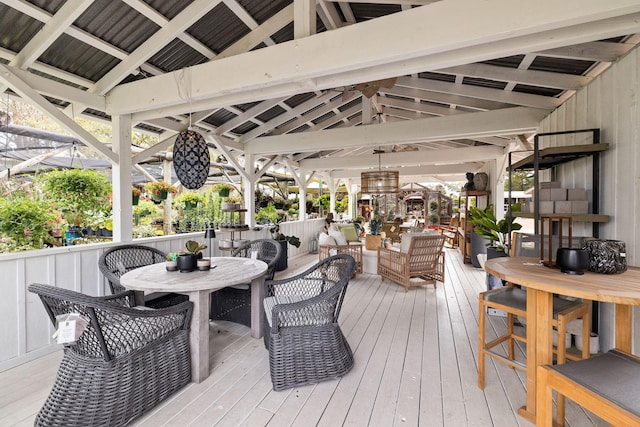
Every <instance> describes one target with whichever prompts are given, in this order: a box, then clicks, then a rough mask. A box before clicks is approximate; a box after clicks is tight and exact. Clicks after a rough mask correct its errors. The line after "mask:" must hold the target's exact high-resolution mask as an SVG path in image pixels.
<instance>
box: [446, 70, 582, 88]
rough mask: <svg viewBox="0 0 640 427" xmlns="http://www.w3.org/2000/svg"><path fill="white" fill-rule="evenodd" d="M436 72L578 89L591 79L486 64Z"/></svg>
mask: <svg viewBox="0 0 640 427" xmlns="http://www.w3.org/2000/svg"><path fill="white" fill-rule="evenodd" d="M438 72H441V73H447V74H455V75H459V76H471V77H479V78H483V79H489V80H498V81H503V82H516V83H524V84H527V85H532V86H542V87H553V88H558V89H572V90H578V89H580V88H581V87H583V86H586V85H587V84H588V83H589V82H590V81H591V80H592V78H591V77H587V76H576V75H573V74H562V73H552V72H548V71H537V70H520V69H517V68H508V67H498V66H496V65H488V64H467V65H458V66H456V67H449V68H443V69H442V70H438Z"/></svg>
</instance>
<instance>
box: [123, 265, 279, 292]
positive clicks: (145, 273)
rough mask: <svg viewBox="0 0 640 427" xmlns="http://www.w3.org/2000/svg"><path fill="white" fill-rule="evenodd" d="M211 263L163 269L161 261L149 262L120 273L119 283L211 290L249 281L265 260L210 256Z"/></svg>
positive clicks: (145, 288)
mask: <svg viewBox="0 0 640 427" xmlns="http://www.w3.org/2000/svg"><path fill="white" fill-rule="evenodd" d="M214 266H215V267H214ZM211 267H212V268H211V269H210V270H208V271H199V270H195V271H192V272H189V273H181V272H179V271H167V269H166V268H165V265H164V263H159V264H151V265H147V266H145V267H140V268H136V269H135V270H131V271H129V272H128V273H126V274H124V275H123V276H122V277H121V278H120V283H122V285H123V286H124V287H126V288H127V289H132V290H135V291H149V292H178V293H180V292H191V291H215V290H217V289H221V288H224V287H226V286H231V285H238V284H241V283H249V282H251V281H252V280H253V279H255V278H256V277H258V276H260V275H262V274H264V273H265V272H266V271H267V264H266V263H264V262H263V261H259V260H252V259H249V258H239V257H214V258H211Z"/></svg>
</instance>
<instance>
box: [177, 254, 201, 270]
mask: <svg viewBox="0 0 640 427" xmlns="http://www.w3.org/2000/svg"><path fill="white" fill-rule="evenodd" d="M197 259H198V258H197V257H196V256H195V255H194V254H182V255H180V256H178V269H179V270H180V273H189V272H191V271H193V270H195V269H196V265H197Z"/></svg>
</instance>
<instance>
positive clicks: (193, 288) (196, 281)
mask: <svg viewBox="0 0 640 427" xmlns="http://www.w3.org/2000/svg"><path fill="white" fill-rule="evenodd" d="M266 272H267V264H266V263H264V262H262V261H260V260H253V259H249V258H241V257H214V258H211V268H210V269H209V270H206V271H199V270H195V271H192V272H184V273H182V272H179V271H167V269H166V267H165V264H164V263H159V264H151V265H147V266H144V267H140V268H136V269H135V270H131V271H129V272H127V273H125V274H123V275H122V277H120V283H121V284H122V285H123V286H124V287H125V288H127V289H131V290H134V291H144V292H174V293H178V294H184V295H187V296H188V297H189V301H191V302H192V303H193V316H192V318H191V330H190V333H189V347H190V350H191V379H192V381H194V382H196V383H199V382H201V381H203V380H204V379H206V378H207V377H208V376H209V301H210V298H209V294H210V293H211V292H213V291H216V290H218V289H222V288H224V287H227V286H233V285H239V284H245V283H251V336H252V337H254V338H261V337H262V323H263V317H264V308H263V305H262V300H263V299H264V286H263V284H264V278H265V273H266Z"/></svg>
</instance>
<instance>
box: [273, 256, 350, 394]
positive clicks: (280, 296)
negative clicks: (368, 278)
mask: <svg viewBox="0 0 640 427" xmlns="http://www.w3.org/2000/svg"><path fill="white" fill-rule="evenodd" d="M354 270H355V261H354V259H353V257H352V256H350V255H346V254H339V255H333V256H331V257H329V258H326V259H324V260H322V261H320V262H319V263H317V264H316V265H314V266H313V267H311V268H309V269H308V270H306V271H305V272H303V273H300V274H298V275H296V276H293V277H290V278H287V279H282V280H270V281H267V282H265V299H264V311H265V316H266V321H265V322H264V328H265V330H264V341H265V346H266V347H267V349H268V350H269V368H270V372H271V383H272V385H273V389H274V390H283V389H287V388H291V387H297V386H301V385H305V384H315V383H317V382H320V381H325V380H330V379H335V378H339V377H341V376H342V375H344V374H346V373H347V372H348V371H349V370H350V369H351V368H352V367H353V353H352V351H351V348H350V347H349V343H348V342H347V339H346V338H345V336H344V335H343V333H342V330H341V329H340V326H339V325H338V316H339V314H340V308H341V307H342V301H343V300H344V296H345V293H346V291H347V285H348V283H349V280H350V279H351V277H352V276H353V272H354Z"/></svg>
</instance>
